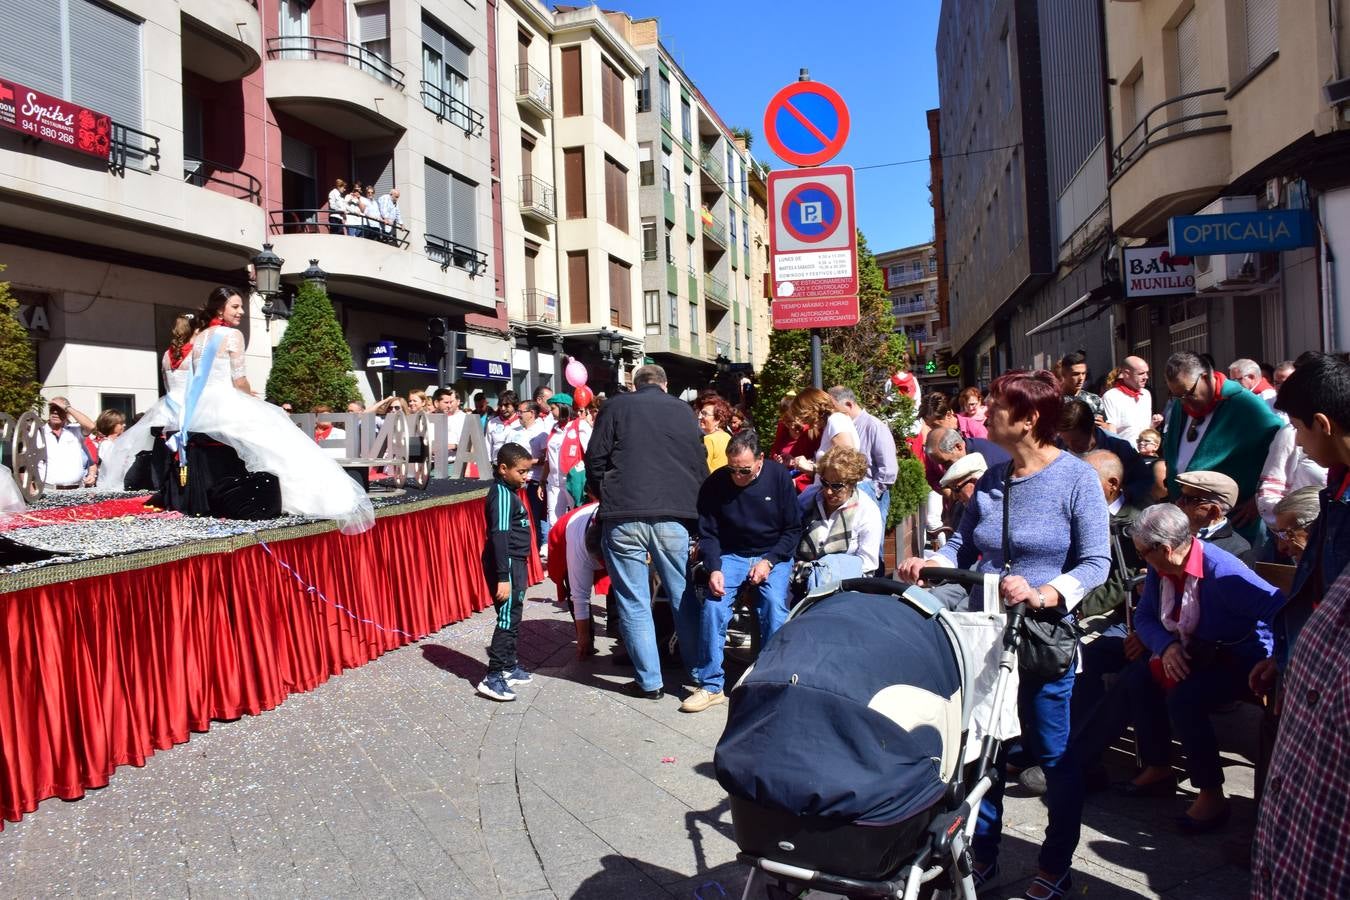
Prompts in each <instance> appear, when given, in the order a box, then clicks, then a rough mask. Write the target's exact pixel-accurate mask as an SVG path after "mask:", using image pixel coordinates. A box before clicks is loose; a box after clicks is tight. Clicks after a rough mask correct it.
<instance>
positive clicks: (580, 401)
mask: <svg viewBox="0 0 1350 900" xmlns="http://www.w3.org/2000/svg"><path fill="white" fill-rule="evenodd" d="M594 401H595V394H593V393H591V389H590V388H588V387H586V385H584V384H579V385H577V386H576V387H575V388H573V389H572V408H573V409H585V408H586V407H588V406H590V405H591V403H593V402H594Z"/></svg>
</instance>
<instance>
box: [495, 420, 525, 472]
mask: <svg viewBox="0 0 1350 900" xmlns="http://www.w3.org/2000/svg"><path fill="white" fill-rule="evenodd" d="M519 424H520V420H519V419H517V418H515V417H512V419H511V423H510V424H509V425H508V424H507V423H506V422H504V421H502V417H501V416H493V417H492V418H491V419H488V423H487V444H488V459H490V460H492V464H493V465H494V466H495V465H496V464H497V451H498V450H500V449H502V448H503V447H505V446H506V445H507V444H508V443H510V442H511V429H513V428H515V427H516V426H517V425H519Z"/></svg>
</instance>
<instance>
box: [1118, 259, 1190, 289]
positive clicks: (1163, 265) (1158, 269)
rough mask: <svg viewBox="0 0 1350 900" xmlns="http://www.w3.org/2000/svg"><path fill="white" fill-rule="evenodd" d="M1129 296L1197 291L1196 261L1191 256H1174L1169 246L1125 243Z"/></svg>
mask: <svg viewBox="0 0 1350 900" xmlns="http://www.w3.org/2000/svg"><path fill="white" fill-rule="evenodd" d="M1122 277H1123V278H1124V280H1125V296H1126V297H1165V296H1170V295H1172V294H1194V293H1195V265H1194V264H1193V263H1192V262H1191V258H1190V257H1189V256H1173V255H1172V254H1171V252H1170V251H1169V250H1168V249H1167V248H1166V247H1126V248H1125V270H1124V272H1123V273H1122Z"/></svg>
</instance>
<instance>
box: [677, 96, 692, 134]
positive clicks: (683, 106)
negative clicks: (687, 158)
mask: <svg viewBox="0 0 1350 900" xmlns="http://www.w3.org/2000/svg"><path fill="white" fill-rule="evenodd" d="M693 135H694V111H693V110H692V109H691V108H690V107H689V100H688V99H687V98H685V97H683V96H681V97H680V139H681V140H682V141H684V143H685V144H686V145H688V144H689V143H691V142H692V141H693Z"/></svg>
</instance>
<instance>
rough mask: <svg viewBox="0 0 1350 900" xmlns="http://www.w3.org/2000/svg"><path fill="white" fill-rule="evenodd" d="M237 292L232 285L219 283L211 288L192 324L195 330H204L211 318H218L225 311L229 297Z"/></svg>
mask: <svg viewBox="0 0 1350 900" xmlns="http://www.w3.org/2000/svg"><path fill="white" fill-rule="evenodd" d="M236 294H239V291H237V290H235V289H234V288H232V287H227V286H225V285H221V286H220V287H218V288H212V289H211V293H209V294H207V295H206V303H205V305H203V306H202V308H201V311H200V312H199V313H197V317H196V319H195V320H194V321H193V323H192V324H193V326H194V328H195V329H196V330H197V331H204V330H206V328H208V327H209V326H210V324H211V320H212V319H218V318H220V316H221V314H222V313H223V312H225V304H226V303H229V302H230V298H231V297H233V296H235V295H236Z"/></svg>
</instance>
